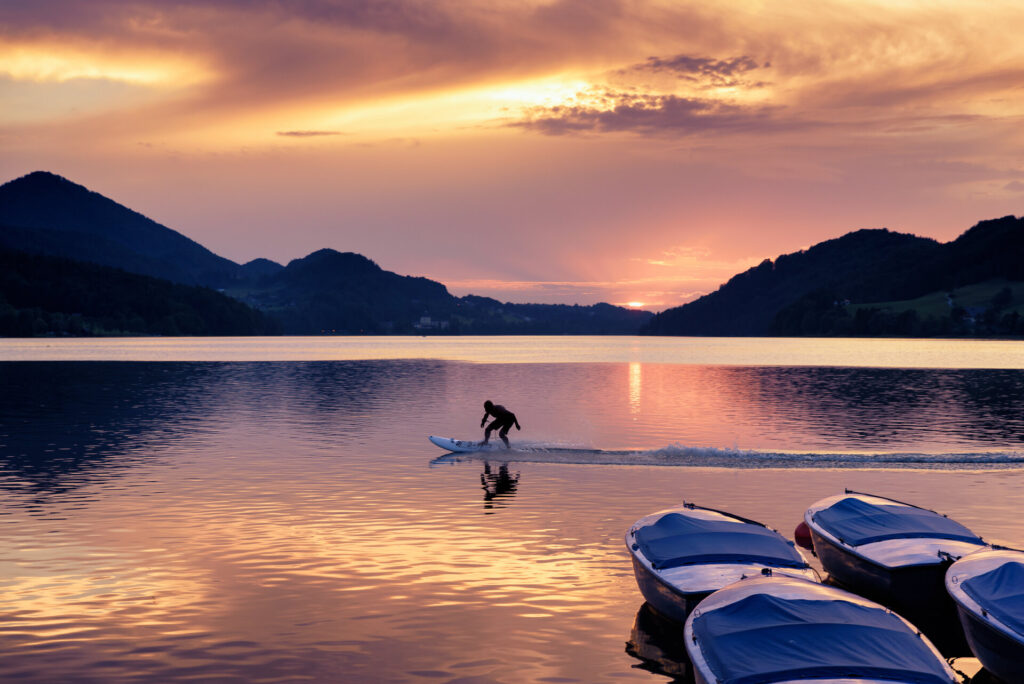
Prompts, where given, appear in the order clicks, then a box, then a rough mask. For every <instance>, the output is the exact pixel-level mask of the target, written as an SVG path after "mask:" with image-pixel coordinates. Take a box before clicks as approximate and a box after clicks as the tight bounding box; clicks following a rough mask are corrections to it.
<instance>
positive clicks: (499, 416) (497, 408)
mask: <svg viewBox="0 0 1024 684" xmlns="http://www.w3.org/2000/svg"><path fill="white" fill-rule="evenodd" d="M487 416H494V420H492V421H491V424H490V425H488V426H487V429H486V430H484V441H483V442H481V444H487V443H488V442H489V441H490V440H491V431H492V430H497V431H498V436H499V437H501V441H502V442H504V443H505V448H506V449H508V448H509V446H510V445H509V443H508V436H507V435H508V431H509V428H511V427H512V426H513V425H515V426H516V430H521V429H522V428H520V427H519V421H518V420H516V414H514V413H512V412H511V411H509V410H508V409H507V408H505V407H504V406H502V405H501V404H493V403H491V400H490V399H488V400H487V401H485V402H484V417H483V418H481V419H480V427H483V426H484V423H486V422H487Z"/></svg>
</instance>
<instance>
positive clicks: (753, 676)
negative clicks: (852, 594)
mask: <svg viewBox="0 0 1024 684" xmlns="http://www.w3.org/2000/svg"><path fill="white" fill-rule="evenodd" d="M698 610H699V609H698ZM693 634H694V636H695V637H696V639H697V643H698V644H699V645H700V650H701V653H702V654H703V656H704V659H705V660H706V661H707V663H708V666H709V667H710V668H711V670H712V671H713V672H714V674H715V677H716V681H717V682H719V684H755V683H756V684H763V683H766V682H780V681H787V680H791V679H826V678H851V679H853V678H865V679H868V678H871V679H893V680H896V681H898V682H915V683H917V682H920V683H922V684H951V682H952V681H953V680H952V679H951V678H950V676H949V674H948V673H947V671H946V669H945V667H944V665H945V663H944V662H943V661H942V659H941V658H940V657H939V656H938V655H936V654H935V653H934V652H933V651H932V650H931V649H930V648H928V646H927V645H926V643H925V642H924V641H923V640H922V639H921V637H919V636H918V635H917V634H915V633H914V632H913V631H912V630H911V629H910V628H909V627H908V626H907V625H906V623H904V622H903V621H902V620H900V619H899V618H898V617H897V616H896V615H895V614H893V613H891V612H889V611H886V610H885V609H883V608H881V607H877V608H872V607H870V606H864V605H860V604H856V603H852V602H849V601H836V600H811V599H795V600H794V599H784V598H780V597H777V596H772V595H770V594H753V595H751V596H748V597H746V598H744V599H740V600H739V601H736V602H734V603H730V604H728V605H725V606H722V607H721V608H714V609H711V610H708V611H705V612H703V613H700V614H697V615H696V617H694V618H693Z"/></svg>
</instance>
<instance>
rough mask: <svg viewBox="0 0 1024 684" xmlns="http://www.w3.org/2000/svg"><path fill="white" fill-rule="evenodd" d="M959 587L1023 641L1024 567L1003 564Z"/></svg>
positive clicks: (1022, 564)
mask: <svg viewBox="0 0 1024 684" xmlns="http://www.w3.org/2000/svg"><path fill="white" fill-rule="evenodd" d="M960 586H961V587H962V588H963V590H964V592H965V593H966V594H967V595H968V596H970V597H971V598H972V599H974V600H975V601H977V602H978V605H979V606H981V607H982V608H984V609H985V610H986V611H988V612H989V614H991V615H992V616H993V617H994V618H996V619H997V620H999V621H1000V622H1002V623H1003V624H1004V625H1006V626H1007V627H1009V628H1010V629H1012V630H1013V631H1014V632H1016V633H1017V634H1020V635H1021V638H1024V563H1018V562H1016V561H1010V562H1008V563H1003V564H1002V565H1000V566H999V567H998V568H996V569H994V570H989V571H988V572H984V573H982V574H980V575H977V576H975V577H971V578H970V579H967V580H964V581H963V582H961V583H960Z"/></svg>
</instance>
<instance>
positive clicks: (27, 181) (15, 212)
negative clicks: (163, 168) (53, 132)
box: [0, 171, 653, 334]
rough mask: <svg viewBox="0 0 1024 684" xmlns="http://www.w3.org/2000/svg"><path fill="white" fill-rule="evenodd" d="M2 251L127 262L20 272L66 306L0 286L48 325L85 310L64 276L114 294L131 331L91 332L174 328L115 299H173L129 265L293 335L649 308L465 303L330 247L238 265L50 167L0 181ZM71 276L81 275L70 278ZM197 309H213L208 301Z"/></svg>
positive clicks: (617, 330) (583, 317)
mask: <svg viewBox="0 0 1024 684" xmlns="http://www.w3.org/2000/svg"><path fill="white" fill-rule="evenodd" d="M0 248H3V249H7V250H9V251H10V253H11V254H22V255H26V256H24V257H23V258H27V255H29V254H31V255H39V256H40V257H58V258H63V259H74V260H77V261H78V263H79V264H82V262H91V264H95V265H100V266H107V267H114V268H115V269H121V271H114V270H108V271H104V270H102V269H100V270H96V269H93V270H89V269H83V268H80V267H78V266H75V267H72V266H68V267H67V268H68V274H69V275H68V277H67V278H64V276H62V275H61V273H62V272H61V271H60V269H56V268H52V267H50V266H44V265H43V264H42V261H39V263H36V266H38V268H36V269H35V270H33V271H31V272H24V273H21V277H22V278H23V279H31V278H33V277H44V276H45V277H46V278H47V279H51V280H53V282H40V283H38V284H39V286H40V288H42V289H45V290H47V291H52V292H62V293H63V295H62V296H64V297H66V299H65V300H63V301H62V300H61V299H60V297H57V296H56V295H54V296H49V297H48V298H47V299H45V301H34V300H33V301H30V300H28V299H25V292H24V291H23V290H20V289H15V290H10V291H8V290H6V289H3V288H13V287H15V285H16V283H15V282H14V281H13V280H9V281H6V282H4V281H0V285H2V286H3V288H0V298H2V297H8V299H9V300H10V296H16V297H18V298H21V299H19V300H18V301H19V304H17V305H13V304H9V306H14V308H16V309H17V310H18V311H19V312H23V311H26V310H28V309H32V310H33V311H36V312H37V313H39V316H37V319H38V320H39V321H44V322H45V319H46V316H48V315H49V314H51V313H52V314H54V316H55V318H54V320H57V321H60V320H63V319H62V318H61V317H62V316H65V314H66V313H67V312H68V311H75V312H80V311H82V307H83V305H82V304H80V302H81V301H82V298H81V297H79V296H77V295H73V293H72V291H71V290H70V289H69V288H63V289H62V283H61V281H62V280H68V281H69V282H70V281H71V280H74V282H76V283H78V284H79V285H80V286H81V287H85V288H87V289H93V290H96V291H103V292H107V293H110V296H111V297H112V302H116V306H115V308H119V310H120V311H121V312H122V313H124V314H125V316H127V318H126V319H125V320H130V321H133V324H132V326H129V327H127V328H126V327H125V326H124V325H123V324H122V323H123V321H122V322H121V323H115V322H111V321H114V320H115V319H116V320H118V321H120V320H121V319H119V318H118V317H117V316H116V315H114V314H113V313H112V312H111V311H106V312H105V313H103V316H105V318H104V321H106V323H104V324H103V325H94V326H93V327H92V328H91V329H92V330H93V331H94V332H95V331H97V330H100V329H107V328H110V329H111V330H113V329H116V330H122V331H129V330H130V331H134V332H153V331H163V330H172V329H174V326H169V325H166V320H167V319H166V312H164V313H160V311H159V310H158V309H159V307H157V306H156V302H154V303H153V304H154V306H152V307H141V305H140V303H139V302H138V301H137V300H136V299H131V298H125V297H117V296H115V295H114V294H113V289H114V288H116V287H118V286H124V287H129V286H130V287H138V288H139V291H140V292H141V293H150V294H151V295H152V296H154V297H172V294H171V292H172V291H171V290H168V289H166V288H163V289H161V288H158V287H155V286H153V285H152V284H151V283H143V282H142V281H138V282H136V281H131V279H126V278H125V277H124V276H125V275H126V274H124V273H122V271H125V272H128V273H132V274H139V275H145V276H150V277H154V278H160V279H164V280H167V281H172V282H174V283H180V284H186V285H205V286H207V287H210V288H216V289H218V290H221V291H222V292H224V293H226V294H227V295H230V296H231V297H233V298H235V299H237V300H239V301H240V302H243V303H244V304H245V305H247V306H248V307H251V309H252V310H254V311H253V312H252V313H255V311H259V312H263V313H264V314H266V316H267V317H269V318H270V319H271V320H272V321H273V325H276V326H277V329H278V330H280V331H282V332H284V333H287V334H320V333H336V334H342V333H345V334H364V333H365V334H369V333H373V334H388V333H405V334H411V333H419V334H426V333H449V334H454V333H477V334H527V333H528V334H550V333H575V334H606V333H607V334H631V333H635V332H636V331H637V330H638V329H639V328H640V326H641V325H643V324H644V323H645V322H646V321H647V320H648V319H650V317H651V316H652V315H653V314H651V313H649V312H645V311H633V310H627V309H623V308H621V307H615V306H611V305H609V304H597V305H593V306H585V307H581V306H562V305H550V304H502V303H501V302H498V301H497V300H493V299H489V298H486V297H474V296H472V295H470V296H467V297H463V298H458V297H454V296H453V295H451V294H450V293H449V292H448V290H447V288H445V286H444V285H442V284H441V283H439V282H436V281H433V280H429V279H427V278H419V277H413V276H402V275H398V274H396V273H392V272H390V271H385V270H384V269H382V268H381V267H380V266H378V265H377V264H376V263H374V262H373V261H371V260H370V259H367V258H366V257H364V256H362V255H359V254H354V253H351V252H347V253H341V252H337V251H334V250H331V249H322V250H319V251H316V252H313V253H312V254H309V255H308V256H306V257H303V258H301V259H295V260H294V261H292V262H290V263H289V264H288V265H287V266H282V265H281V264H278V263H275V262H273V261H270V260H269V259H255V260H253V261H250V262H248V263H246V264H244V265H239V264H236V263H235V262H233V261H230V260H228V259H225V258H223V257H220V256H218V255H216V254H214V253H213V252H211V251H210V250H208V249H206V248H205V247H203V246H202V245H200V244H198V243H196V242H194V241H193V240H190V239H189V238H187V237H185V236H184V235H182V234H180V233H178V232H176V231H174V230H171V229H170V228H167V227H166V226H162V225H160V224H158V223H156V222H155V221H152V220H151V219H149V218H147V217H145V216H143V215H142V214H139V213H138V212H135V211H132V210H131V209H128V208H127V207H124V206H122V205H120V204H118V203H116V202H114V201H113V200H110V199H108V198H106V197H104V196H102V195H100V194H98V193H95V192H92V191H90V190H88V189H87V188H85V187H83V186H81V185H77V184H75V183H72V182H71V181H69V180H67V179H65V178H62V177H60V176H57V175H55V174H52V173H47V172H44V171H37V172H35V173H31V174H29V175H27V176H23V177H21V178H18V179H16V180H13V181H11V182H9V183H6V184H4V185H2V186H0ZM12 258H13V257H12ZM33 263H35V262H33ZM72 273H74V274H76V275H74V277H72V276H71V275H70V274H72ZM19 287H20V286H19ZM11 292H15V295H11ZM178 294H180V292H179V293H178ZM209 294H216V293H212V292H210V293H209ZM173 296H177V295H173ZM12 301H13V300H12ZM212 301H214V300H210V302H212ZM208 303H209V302H208ZM201 308H204V310H205V309H208V307H206V305H203V307H201ZM142 310H144V311H147V312H149V313H148V315H147V316H142V317H141V319H139V318H138V317H137V316H136V313H138V312H139V311H142ZM208 310H212V309H208ZM7 313H8V314H10V311H8V312H7ZM129 314H130V315H129ZM18 315H19V316H20V315H22V314H21V313H18ZM24 315H26V316H27V315H28V314H24ZM111 316H113V318H111ZM140 320H141V321H142V322H141V323H140ZM104 325H105V326H107V328H104ZM110 326H113V327H110ZM57 327H58V328H60V326H57ZM29 328H32V329H40V330H42V329H45V330H46V331H49V332H69V331H68V330H64V329H59V330H52V329H50V328H47V326H46V325H44V324H43V323H39V324H38V325H34V326H28V328H26V327H25V326H24V325H22V326H21V327H19V328H18V329H20V330H23V331H24V330H27V329H29ZM177 329H179V330H181V334H203V333H202V332H197V331H200V330H206V329H208V326H206V325H203V326H185V327H182V326H181V325H178V326H177ZM186 330H187V332H186ZM0 334H5V333H3V332H0ZM8 334H9V333H8ZM164 334H171V333H169V332H168V333H164ZM225 334H229V333H225Z"/></svg>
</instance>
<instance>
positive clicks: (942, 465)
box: [431, 443, 1024, 470]
mask: <svg viewBox="0 0 1024 684" xmlns="http://www.w3.org/2000/svg"><path fill="white" fill-rule="evenodd" d="M497 460H500V461H504V462H509V463H512V462H518V463H554V464H559V463H564V464H577V465H615V466H684V467H708V468H914V469H927V470H975V469H984V470H989V469H1012V468H1024V452H1020V451H1003V452H975V453H970V452H965V453H939V454H926V453H912V452H905V453H845V452H834V453H829V452H782V451H757V450H747V449H721V448H713V447H695V446H686V445H684V444H670V445H668V446H665V447H661V448H658V449H618V450H605V449H590V448H580V447H578V446H571V445H559V444H550V443H547V444H545V443H519V444H516V445H514V446H513V447H512V448H511V449H507V450H506V449H493V450H487V451H477V452H468V453H457V454H456V453H450V454H445V455H444V456H440V457H438V458H436V459H434V460H433V461H431V463H432V464H435V465H440V464H443V463H459V462H463V461H497Z"/></svg>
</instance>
